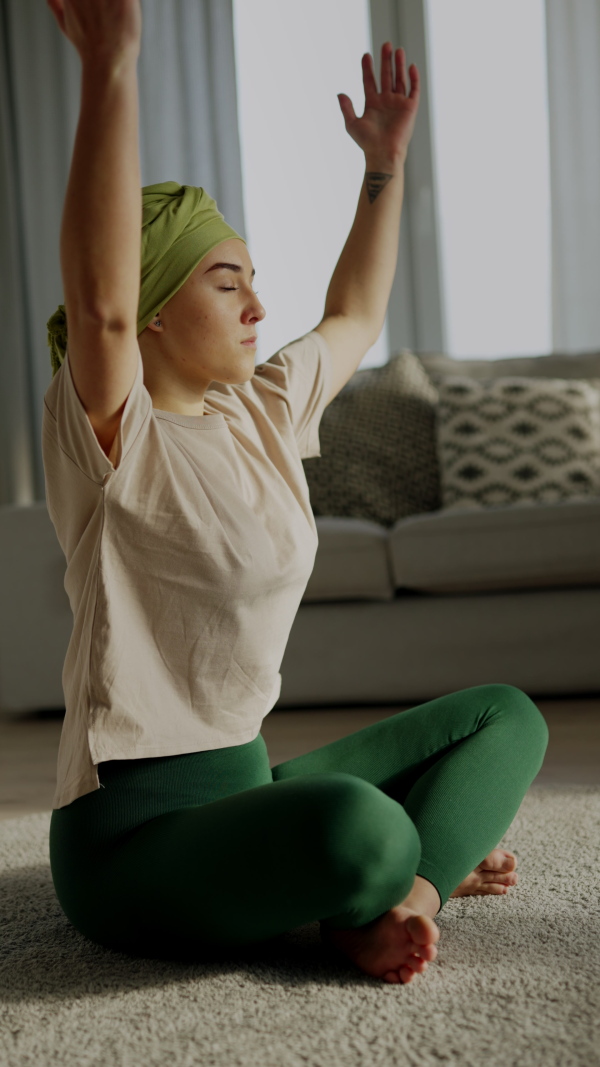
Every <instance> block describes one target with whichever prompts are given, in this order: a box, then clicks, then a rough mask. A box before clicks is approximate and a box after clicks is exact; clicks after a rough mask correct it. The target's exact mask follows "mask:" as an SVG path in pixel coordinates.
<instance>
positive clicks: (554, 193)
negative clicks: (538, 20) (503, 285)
mask: <svg viewBox="0 0 600 1067" xmlns="http://www.w3.org/2000/svg"><path fill="white" fill-rule="evenodd" d="M546 27H547V32H546V36H547V53H548V99H549V112H550V184H551V203H552V207H551V211H552V306H553V323H552V328H553V342H554V351H556V352H564V353H575V352H582V351H589V350H593V351H597V350H598V349H599V348H600V300H598V281H599V279H600V111H599V108H598V101H599V100H600V5H599V4H598V0H577V3H576V4H566V3H565V2H564V0H546Z"/></svg>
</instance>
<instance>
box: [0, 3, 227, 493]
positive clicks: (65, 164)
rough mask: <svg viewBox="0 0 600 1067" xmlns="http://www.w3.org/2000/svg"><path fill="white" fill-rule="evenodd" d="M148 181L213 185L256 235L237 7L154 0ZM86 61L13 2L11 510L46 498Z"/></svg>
mask: <svg viewBox="0 0 600 1067" xmlns="http://www.w3.org/2000/svg"><path fill="white" fill-rule="evenodd" d="M142 17H143V37H142V49H141V53H140V58H139V62H138V76H139V89H140V161H141V175H142V185H149V184H151V183H153V182H161V181H178V182H181V183H182V184H190V185H201V186H203V187H205V188H206V189H207V190H208V191H209V192H210V194H211V196H214V197H215V199H216V201H217V204H218V206H219V209H220V210H221V211H222V212H223V214H224V215H225V218H226V219H227V221H228V222H229V223H230V224H231V225H232V226H233V227H234V229H236V230H237V231H238V232H239V233H241V234H242V236H243V237H245V236H246V234H245V229H244V214H243V200H242V179H241V166H240V150H239V141H238V116H237V95H236V80H235V56H234V44H233V19H232V9H231V0H171V2H170V3H168V4H165V3H164V0H142ZM80 72H81V63H80V60H79V56H78V55H77V52H76V51H75V49H74V48H73V46H72V45H71V44H70V42H69V41H67V39H66V38H65V37H64V36H63V34H62V33H61V32H60V30H59V28H58V26H57V24H56V22H55V20H54V17H53V15H52V13H51V12H50V10H49V8H48V6H47V4H46V3H43V2H41V0H0V227H1V233H2V240H1V241H0V326H1V333H0V337H1V342H0V373H1V382H2V387H1V389H0V504H27V503H31V502H33V501H34V500H43V499H44V498H45V488H44V473H43V465H42V457H41V418H42V405H43V395H44V393H45V391H46V389H47V388H48V385H49V384H50V381H51V379H52V374H51V370H50V360H49V349H48V347H47V344H46V322H47V320H48V318H49V317H50V315H51V314H52V313H53V311H54V310H55V308H56V306H57V304H59V303H62V302H63V290H62V278H61V272H60V226H61V220H62V210H63V204H64V196H65V192H66V187H67V181H68V176H69V169H70V164H71V156H72V151H73V142H74V139H75V133H76V129H77V121H78V116H79V99H80Z"/></svg>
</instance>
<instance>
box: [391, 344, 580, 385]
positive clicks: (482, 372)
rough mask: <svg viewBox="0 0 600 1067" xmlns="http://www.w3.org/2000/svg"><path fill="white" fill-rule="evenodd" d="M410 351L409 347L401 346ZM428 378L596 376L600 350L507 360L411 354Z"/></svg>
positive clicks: (436, 354)
mask: <svg viewBox="0 0 600 1067" xmlns="http://www.w3.org/2000/svg"><path fill="white" fill-rule="evenodd" d="M402 351H403V352H404V351H411V349H402ZM415 354H416V355H418V357H419V359H420V360H421V362H422V364H423V366H424V367H425V370H426V371H427V372H428V374H431V375H432V377H434V376H436V375H441V376H443V377H446V376H447V375H454V374H466V375H468V376H469V377H470V378H478V379H479V378H507V377H512V376H513V375H516V376H517V377H519V378H580V379H594V378H595V379H600V352H598V351H595V352H581V353H577V354H575V355H567V354H565V353H559V352H553V353H552V354H551V355H549V356H516V357H511V358H510V359H454V358H453V357H452V356H447V355H444V353H442V352H418V353H415Z"/></svg>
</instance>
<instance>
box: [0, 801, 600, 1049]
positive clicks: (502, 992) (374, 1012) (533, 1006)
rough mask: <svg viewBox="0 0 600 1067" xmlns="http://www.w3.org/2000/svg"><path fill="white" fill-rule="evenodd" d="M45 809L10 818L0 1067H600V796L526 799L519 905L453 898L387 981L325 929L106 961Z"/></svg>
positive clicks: (510, 841)
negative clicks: (59, 859) (421, 958)
mask: <svg viewBox="0 0 600 1067" xmlns="http://www.w3.org/2000/svg"><path fill="white" fill-rule="evenodd" d="M49 824H50V813H43V814H39V815H28V816H25V817H21V818H18V819H11V820H8V821H5V822H0V961H1V962H0V967H1V970H0V976H1V977H0V999H1V1004H0V1063H1V1064H2V1067H24V1065H29V1064H31V1065H35V1067H46V1065H47V1064H57V1065H60V1067H88V1065H90V1067H91V1065H94V1067H97V1065H98V1067H99V1065H103V1067H104V1065H108V1067H121V1065H123V1067H151V1065H156V1067H159V1065H160V1067H164V1065H165V1064H166V1065H168V1067H195V1065H202V1067H212V1065H214V1067H238V1065H239V1067H250V1065H252V1067H307V1065H308V1067H338V1065H340V1067H342V1065H343V1067H355V1065H356V1067H358V1065H361V1067H362V1065H364V1067H379V1065H381V1067H384V1065H385V1067H395V1065H398V1067H400V1065H402V1067H404V1065H410V1067H412V1065H414V1067H429V1065H431V1067H433V1065H435V1067H439V1065H440V1064H451V1065H454V1064H456V1065H457V1067H471V1065H473V1067H496V1065H498V1067H500V1065H502V1067H512V1065H515V1067H516V1065H518V1067H554V1065H556V1067H571V1065H581V1067H592V1065H596V1064H600V907H599V888H600V887H599V876H598V875H599V872H598V860H599V851H600V788H596V787H591V786H579V787H572V788H556V789H550V788H548V787H542V786H535V785H534V786H532V787H531V789H530V791H529V792H528V794H527V796H526V797H525V799H524V801H523V804H522V805H521V808H520V810H519V813H518V815H517V817H516V819H515V821H514V823H513V825H512V826H511V828H510V830H509V831H508V833H507V834H506V835H505V837H504V839H503V842H502V846H503V847H504V848H510V849H512V850H513V851H514V852H516V854H517V856H518V858H519V876H520V878H519V884H518V885H517V886H516V887H514V888H513V889H511V890H510V892H509V894H508V896H507V897H487V898H486V897H471V898H461V899H455V900H450V901H449V902H448V903H447V904H446V906H445V908H444V909H443V911H442V912H441V913H440V914H439V916H438V917H437V920H436V921H437V923H438V925H439V927H440V931H441V938H440V942H439V955H438V958H437V960H436V961H435V962H433V963H430V964H429V969H428V971H427V972H426V974H425V975H418V976H416V977H415V978H414V979H413V981H412V982H411V983H410V984H409V985H406V986H403V985H388V984H386V983H384V982H379V981H377V980H375V979H373V978H370V977H368V976H366V975H363V974H362V972H360V971H358V970H357V969H355V968H354V967H353V965H352V964H350V963H348V964H347V965H346V963H345V961H344V960H343V959H341V960H340V958H339V957H337V956H336V957H335V958H333V955H332V954H331V953H330V950H329V949H327V948H326V947H325V946H323V945H322V944H321V941H320V937H319V927H318V924H317V923H314V924H310V925H309V926H304V927H301V928H299V929H297V930H294V931H292V932H290V933H289V934H286V935H284V936H283V937H281V938H280V939H278V940H277V942H276V944H275V946H274V947H273V946H270V947H269V948H268V950H267V949H264V948H262V949H261V950H256V949H255V950H254V952H253V953H249V954H247V955H245V956H240V957H239V958H238V957H236V958H235V959H233V960H232V959H229V960H227V961H224V962H221V963H218V964H215V963H204V964H203V963H197V964H182V963H169V962H164V961H163V962H157V961H152V960H144V959H133V958H131V957H129V956H126V955H124V954H121V953H115V952H111V951H109V950H106V949H103V948H100V947H98V946H96V945H94V944H92V943H91V942H89V941H87V940H86V939H85V938H83V937H82V936H81V935H80V934H79V933H78V932H77V931H76V930H75V929H74V928H73V927H72V926H71V925H70V923H69V922H68V920H67V919H66V918H65V916H64V914H63V912H62V911H61V909H60V906H59V904H58V901H57V900H56V897H55V895H54V889H53V885H52V879H51V874H50V867H49V858H48V829H49Z"/></svg>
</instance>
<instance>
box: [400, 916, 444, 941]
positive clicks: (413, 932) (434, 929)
mask: <svg viewBox="0 0 600 1067" xmlns="http://www.w3.org/2000/svg"><path fill="white" fill-rule="evenodd" d="M406 929H407V931H408V933H409V934H410V938H411V941H414V943H415V945H419V946H421V945H430V944H432V943H433V942H435V941H439V938H440V931H439V928H438V926H437V923H434V921H433V919H430V918H429V916H427V915H410V916H409V917H408V919H407V920H406Z"/></svg>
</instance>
